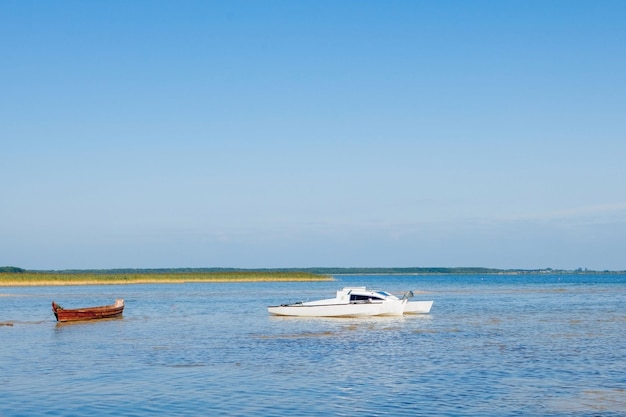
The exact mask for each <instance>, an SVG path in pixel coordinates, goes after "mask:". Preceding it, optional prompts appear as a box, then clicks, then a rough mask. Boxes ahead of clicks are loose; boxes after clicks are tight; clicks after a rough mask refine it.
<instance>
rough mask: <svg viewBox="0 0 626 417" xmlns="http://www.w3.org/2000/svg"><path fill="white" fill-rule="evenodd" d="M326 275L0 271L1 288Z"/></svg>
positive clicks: (319, 278)
mask: <svg viewBox="0 0 626 417" xmlns="http://www.w3.org/2000/svg"><path fill="white" fill-rule="evenodd" d="M332 280H333V278H332V277H331V276H329V275H319V274H312V273H309V272H264V271H261V272H259V271H238V272H195V273H138V274H90V273H89V274H81V273H69V274H68V273H65V274H64V273H48V272H43V273H42V272H35V273H31V272H25V273H0V286H1V287H17V286H57V285H58V286H60V285H119V284H179V283H186V282H301V281H302V282H304V281H332Z"/></svg>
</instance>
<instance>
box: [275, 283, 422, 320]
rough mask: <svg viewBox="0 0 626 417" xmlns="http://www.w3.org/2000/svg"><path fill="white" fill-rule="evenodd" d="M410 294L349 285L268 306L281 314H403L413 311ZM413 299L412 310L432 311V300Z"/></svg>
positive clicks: (330, 315) (342, 315)
mask: <svg viewBox="0 0 626 417" xmlns="http://www.w3.org/2000/svg"><path fill="white" fill-rule="evenodd" d="M410 294H411V295H413V294H412V293H410ZM408 297H409V295H408V294H407V295H405V296H404V297H402V298H398V297H396V296H395V295H393V294H390V293H388V292H386V291H373V290H368V289H367V288H366V287H345V288H343V289H341V290H339V291H337V295H336V296H335V298H328V299H324V300H317V301H306V302H298V303H293V304H282V305H279V306H270V307H268V308H267V310H268V311H269V312H270V313H271V314H274V315H277V316H299V317H362V316H401V315H402V314H404V313H405V312H409V311H406V306H407V305H408V303H409V301H408ZM413 303H416V304H415V305H411V308H410V310H411V311H410V312H411V313H428V312H429V311H430V306H431V305H432V301H426V302H421V301H416V302H413ZM422 303H430V304H429V305H424V304H422Z"/></svg>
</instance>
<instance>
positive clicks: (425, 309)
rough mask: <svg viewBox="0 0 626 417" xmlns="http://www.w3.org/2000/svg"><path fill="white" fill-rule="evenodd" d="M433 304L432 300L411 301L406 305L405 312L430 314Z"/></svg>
mask: <svg viewBox="0 0 626 417" xmlns="http://www.w3.org/2000/svg"><path fill="white" fill-rule="evenodd" d="M432 306H433V302H432V301H409V302H407V303H406V306H405V307H404V313H405V314H428V313H430V309H431V307H432Z"/></svg>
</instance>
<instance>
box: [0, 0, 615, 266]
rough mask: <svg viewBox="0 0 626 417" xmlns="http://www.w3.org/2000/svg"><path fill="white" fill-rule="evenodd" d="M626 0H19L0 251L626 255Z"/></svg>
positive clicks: (147, 260) (332, 260) (546, 258)
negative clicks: (55, 0) (220, 0)
mask: <svg viewBox="0 0 626 417" xmlns="http://www.w3.org/2000/svg"><path fill="white" fill-rule="evenodd" d="M625 22H626V1H602V0H589V1H575V0H564V1H558V0H554V1H544V0H541V1H532V0H529V1H499V0H498V1H495V0H494V1H419V0H415V1H412V0H411V1H409V0H407V1H393V0H392V1H363V0H358V1H334V0H333V1H321V0H315V1H238V0H233V1H222V2H217V1H213V2H211V1H182V2H180V1H169V2H168V1H147V0H146V1H108V0H107V1H82V0H81V1H79V0H76V1H58V2H53V1H27V0H19V1H18V0H6V1H2V2H0V141H1V145H2V146H1V149H2V158H1V162H0V187H1V192H2V197H1V200H0V266H3V265H13V266H19V267H23V268H27V269H68V268H79V269H80V268H126V267H129V268H160V267H243V268H258V267H309V266H340V267H350V266H361V267H368V266H486V267H497V268H544V267H552V268H566V269H573V268H578V267H582V268H589V269H620V270H621V269H626V24H625Z"/></svg>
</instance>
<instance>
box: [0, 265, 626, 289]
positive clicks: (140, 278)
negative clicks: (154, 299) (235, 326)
mask: <svg viewBox="0 0 626 417" xmlns="http://www.w3.org/2000/svg"><path fill="white" fill-rule="evenodd" d="M563 274H587V275H607V274H626V271H590V270H586V269H585V270H583V269H577V270H573V271H568V270H557V269H551V268H547V269H534V270H527V269H493V268H420V267H415V268H305V269H287V268H285V269H257V270H252V269H249V270H246V269H226V268H204V269H202V268H201V269H190V268H180V269H107V270H65V271H26V270H23V269H21V268H15V267H2V268H0V287H18V286H64V285H123V284H182V283H192V282H196V283H200V282H203V283H228V282H233V283H234V282H315V281H333V280H334V278H333V276H341V275H345V276H348V275H370V276H371V275H563Z"/></svg>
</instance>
